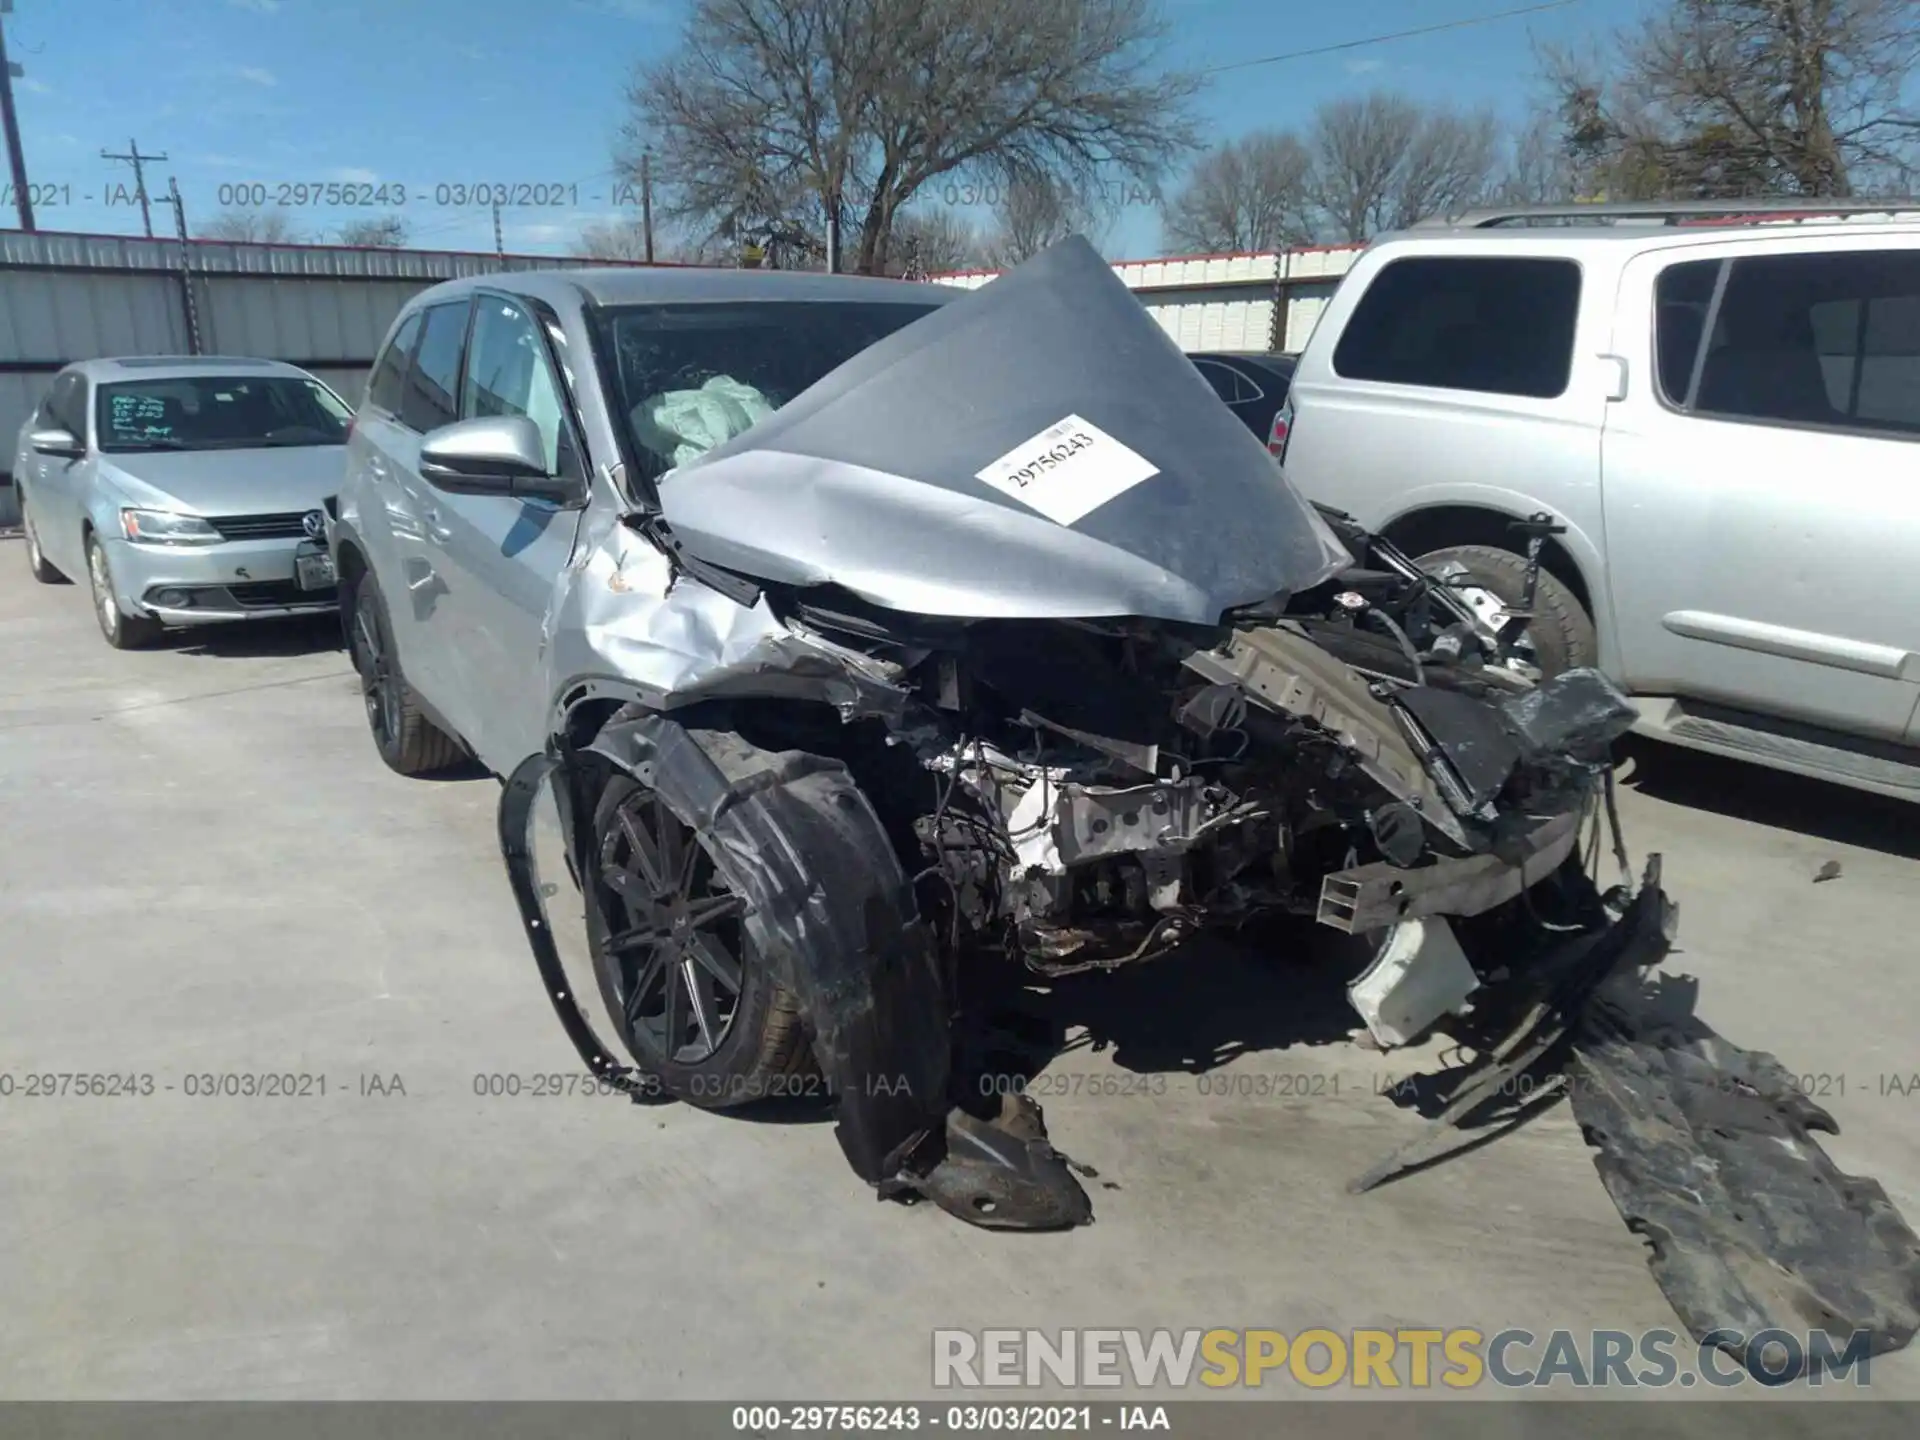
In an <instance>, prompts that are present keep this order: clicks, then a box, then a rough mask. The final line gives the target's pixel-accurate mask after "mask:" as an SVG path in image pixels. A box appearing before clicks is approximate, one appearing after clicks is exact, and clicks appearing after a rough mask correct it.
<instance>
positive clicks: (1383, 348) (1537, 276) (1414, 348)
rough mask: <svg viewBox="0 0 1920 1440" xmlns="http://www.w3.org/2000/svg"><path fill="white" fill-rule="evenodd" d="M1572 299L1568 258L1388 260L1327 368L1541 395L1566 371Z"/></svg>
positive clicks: (1361, 376)
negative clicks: (1331, 365)
mask: <svg viewBox="0 0 1920 1440" xmlns="http://www.w3.org/2000/svg"><path fill="white" fill-rule="evenodd" d="M1579 307H1580V267H1579V266H1578V265H1576V264H1575V263H1574V262H1573V261H1571V260H1548V259H1540V258H1536V257H1525V258H1522V257H1513V258H1509V257H1506V256H1459V257H1421V258H1416V259H1407V260H1395V261H1393V262H1391V263H1390V264H1388V265H1387V266H1386V267H1385V268H1384V269H1382V270H1381V271H1380V273H1379V274H1378V275H1377V276H1375V277H1374V281H1373V284H1371V285H1370V286H1368V287H1367V292H1366V294H1364V295H1362V296H1361V297H1360V303H1359V304H1358V305H1356V306H1355V307H1354V311H1353V315H1352V317H1351V318H1350V319H1349V320H1348V321H1347V328H1346V333H1344V334H1343V335H1341V337H1340V343H1339V344H1338V345H1337V346H1336V347H1335V348H1334V352H1333V368H1334V369H1335V371H1337V372H1338V373H1339V374H1341V375H1343V376H1345V377H1346V378H1348V379H1351V380H1380V381H1385V382H1387V383H1389V384H1395V385H1424V386H1428V387H1431V388H1433V389H1438V390H1473V391H1480V392H1483V393H1487V394H1494V395H1524V396H1529V397H1532V398H1535V399H1541V400H1550V399H1552V398H1553V397H1555V396H1557V395H1563V394H1565V393H1566V389H1567V382H1568V380H1569V379H1570V378H1571V376H1572V374H1573V334H1574V322H1575V317H1576V314H1577V312H1578V310H1579Z"/></svg>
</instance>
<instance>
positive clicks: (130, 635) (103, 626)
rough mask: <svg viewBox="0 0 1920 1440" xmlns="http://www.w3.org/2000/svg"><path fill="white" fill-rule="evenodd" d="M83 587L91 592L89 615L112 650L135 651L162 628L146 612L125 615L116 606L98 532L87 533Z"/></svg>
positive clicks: (118, 606) (108, 567) (118, 605)
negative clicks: (91, 607) (85, 579)
mask: <svg viewBox="0 0 1920 1440" xmlns="http://www.w3.org/2000/svg"><path fill="white" fill-rule="evenodd" d="M87 586H88V589H89V590H91V591H92V593H93V618H94V619H95V620H96V621H98V622H99V625H100V633H101V634H102V635H103V636H105V637H106V641H107V644H109V645H111V646H112V647H113V648H114V649H116V650H138V649H139V648H140V647H141V646H143V645H149V644H151V643H152V642H153V641H154V640H155V639H156V638H158V636H159V634H160V631H161V630H162V629H163V628H164V627H163V626H162V625H161V624H160V622H159V621H158V620H155V619H153V618H152V617H151V616H147V615H129V614H127V613H126V612H125V611H124V610H122V609H121V608H120V601H119V600H118V599H117V598H116V597H115V595H114V588H113V570H112V568H111V566H109V564H108V563H107V547H106V546H104V545H102V544H101V543H100V537H99V536H98V535H88V536H87Z"/></svg>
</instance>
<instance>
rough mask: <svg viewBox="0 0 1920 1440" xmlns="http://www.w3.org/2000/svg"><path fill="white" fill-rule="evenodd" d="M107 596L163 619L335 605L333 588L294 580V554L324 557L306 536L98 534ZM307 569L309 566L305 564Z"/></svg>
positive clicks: (314, 610) (262, 615) (276, 613)
mask: <svg viewBox="0 0 1920 1440" xmlns="http://www.w3.org/2000/svg"><path fill="white" fill-rule="evenodd" d="M103 539H104V540H105V544H106V547H107V561H108V564H109V566H110V567H111V569H112V572H113V579H114V588H115V590H116V591H117V592H118V593H117V594H116V595H115V597H114V598H115V599H116V600H117V601H118V602H119V605H120V608H121V609H122V610H123V611H125V612H126V613H127V614H129V615H150V616H152V617H154V618H155V619H157V620H162V621H165V622H166V623H167V624H169V625H205V624H210V623H214V622H218V621H232V620H272V619H277V618H282V617H286V616H292V615H318V614H325V613H326V612H328V611H331V610H334V609H337V608H338V605H339V596H338V592H337V590H336V589H335V588H334V587H333V586H332V585H331V584H328V585H326V586H324V587H322V588H310V586H308V585H302V584H301V582H300V575H299V573H298V572H299V569H300V567H299V566H298V565H297V563H296V561H297V557H302V556H305V557H313V556H319V557H321V558H323V559H326V560H327V564H326V566H325V569H326V571H327V572H328V573H329V574H330V573H331V568H332V562H331V559H330V558H328V557H327V551H326V547H325V545H324V544H323V543H320V542H316V541H311V540H290V539H289V540H229V541H225V542H223V543H221V544H218V545H191V546H189V545H140V544H135V543H134V542H132V541H129V540H121V539H114V538H107V537H103ZM305 568H306V569H307V570H308V571H309V575H308V579H309V581H311V580H312V579H313V578H314V577H313V576H312V574H311V571H312V570H313V568H314V567H313V566H312V565H311V564H309V565H307V566H306V567H305Z"/></svg>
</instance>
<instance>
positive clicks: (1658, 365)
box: [1282, 201, 1920, 800]
mask: <svg viewBox="0 0 1920 1440" xmlns="http://www.w3.org/2000/svg"><path fill="white" fill-rule="evenodd" d="M1768 203H1772V202H1768ZM1809 204H1812V205H1816V206H1817V207H1818V208H1817V210H1809V209H1808V206H1809ZM1787 205H1793V206H1797V208H1798V210H1799V212H1800V213H1799V214H1798V215H1793V214H1789V213H1784V212H1785V209H1786V206H1787ZM1755 208H1756V207H1755V205H1754V203H1753V202H1748V203H1747V205H1746V206H1745V207H1744V209H1745V211H1746V213H1734V211H1733V209H1732V207H1716V206H1712V205H1702V206H1696V207H1691V208H1689V209H1686V210H1679V209H1673V208H1665V209H1663V208H1661V207H1657V206H1588V207H1575V208H1572V209H1565V210H1533V211H1508V212H1483V213H1479V214H1473V215H1467V216H1461V217H1456V218H1453V219H1450V220H1447V221H1445V222H1441V223H1432V224H1428V225H1424V226H1422V227H1419V228H1416V229H1414V230H1410V231H1406V232H1403V233H1400V234H1397V235H1390V236H1385V237H1383V238H1381V239H1380V240H1377V241H1376V242H1374V244H1373V245H1372V246H1371V247H1369V249H1368V250H1367V251H1366V252H1365V254H1363V255H1362V256H1361V257H1360V259H1359V260H1358V261H1357V262H1356V263H1355V265H1354V268H1353V270H1352V271H1351V272H1350V273H1349V274H1348V275H1347V277H1346V278H1345V280H1344V281H1343V282H1342V284H1341V286H1340V289H1339V291H1338V292H1337V293H1336V294H1335V295H1334V297H1333V299H1332V300H1331V301H1330V302H1329V304H1328V307H1327V310H1326V313H1325V315H1324V316H1323V317H1322V318H1321V321H1320V323H1319V326H1318V327H1317V329H1316V330H1315V332H1314V335H1313V338H1312V340H1311V342H1310V343H1309V344H1308V346H1307V348H1306V351H1305V353H1304V354H1303V355H1302V356H1301V359H1300V364H1299V368H1298V369H1297V371H1296V372H1295V375H1294V380H1293V389H1292V397H1291V399H1292V413H1291V415H1283V417H1282V426H1283V427H1284V428H1285V431H1286V433H1285V438H1284V448H1283V450H1282V460H1283V463H1284V464H1285V467H1286V470H1287V473H1288V476H1289V477H1290V478H1291V479H1292V480H1293V481H1294V483H1295V484H1296V485H1298V486H1299V487H1300V488H1301V489H1302V490H1303V491H1304V492H1305V493H1306V494H1307V495H1309V496H1311V497H1312V498H1314V499H1316V500H1319V501H1321V502H1323V503H1325V504H1329V505H1333V506H1337V507H1339V508H1341V509H1344V510H1347V511H1349V512H1351V513H1352V514H1353V515H1354V516H1355V517H1356V518H1357V519H1358V520H1359V521H1360V522H1361V524H1363V525H1365V526H1366V527H1368V528H1369V529H1372V530H1375V531H1378V532H1380V533H1382V534H1384V535H1385V536H1386V537H1387V538H1388V539H1389V540H1392V541H1393V542H1395V543H1396V544H1398V545H1399V546H1400V547H1401V548H1402V549H1404V550H1407V551H1409V552H1411V553H1412V554H1414V555H1415V556H1417V557H1420V558H1421V560H1422V562H1423V563H1425V564H1426V565H1427V567H1428V568H1429V569H1438V570H1441V571H1443V572H1446V571H1448V570H1451V571H1454V572H1460V571H1464V572H1465V573H1466V574H1468V575H1470V576H1471V577H1472V578H1473V579H1474V580H1476V581H1478V582H1479V583H1481V584H1483V585H1485V586H1486V587H1487V588H1489V589H1492V590H1494V591H1495V592H1496V593H1497V594H1499V595H1500V596H1501V597H1502V599H1503V600H1505V601H1507V602H1508V603H1509V604H1510V605H1512V606H1514V607H1515V608H1519V607H1520V605H1521V603H1522V596H1523V593H1524V587H1525V584H1526V579H1527V563H1526V560H1525V559H1524V558H1523V557H1524V555H1525V553H1526V551H1527V548H1528V543H1529V536H1528V533H1527V532H1526V531H1525V529H1524V528H1518V529H1517V528H1515V523H1514V522H1516V521H1520V522H1524V521H1526V520H1527V519H1528V518H1530V517H1533V516H1536V515H1541V514H1542V513H1544V514H1545V515H1546V516H1549V517H1551V520H1552V522H1553V523H1554V524H1555V525H1556V527H1559V528H1558V533H1554V534H1550V535H1548V536H1547V537H1546V538H1545V539H1544V541H1543V542H1542V543H1541V544H1540V559H1541V573H1540V574H1539V576H1538V580H1539V584H1538V590H1537V593H1536V595H1535V597H1534V601H1533V608H1534V613H1535V615H1536V620H1535V623H1534V626H1533V630H1532V633H1533V636H1534V639H1535V641H1536V644H1537V647H1538V652H1539V654H1538V658H1539V661H1540V663H1541V665H1542V668H1543V669H1547V670H1549V671H1552V670H1556V669H1560V668H1565V667H1568V666H1573V665H1582V664H1597V665H1598V666H1599V667H1600V668H1601V669H1602V670H1604V671H1606V672H1607V673H1608V674H1609V675H1610V676H1612V677H1613V679H1614V680H1615V681H1617V682H1618V683H1619V684H1621V686H1622V687H1623V688H1625V689H1626V690H1628V691H1629V692H1630V693H1631V694H1633V695H1634V696H1635V697H1636V700H1637V703H1638V705H1639V708H1640V711H1641V717H1642V718H1641V722H1640V726H1639V729H1640V730H1641V731H1642V732H1643V733H1646V734H1651V735H1656V736H1659V737H1662V738H1665V739H1669V740H1672V741H1675V742H1677V743H1680V744H1683V745H1690V746H1693V747H1696V748H1698V749H1703V750H1712V751H1717V752H1721V753H1725V754H1730V755H1737V756H1742V757H1745V758H1748V759H1753V760H1757V761H1760V762H1761V763H1763V764H1767V765H1772V766H1775V767H1776V768H1779V769H1783V770H1792V771H1796V772H1799V773H1802V774H1811V775H1819V776H1822V777H1825V778H1827V779H1831V780H1836V781H1839V782H1840V783H1842V784H1847V785H1853V786H1857V787H1859V788H1862V789H1867V790H1874V791H1878V792H1880V793H1883V794H1889V795H1895V796H1899V797H1901V798H1905V799H1916V800H1920V203H1916V202H1899V208H1897V209H1890V208H1889V205H1888V202H1884V201H1883V202H1878V203H1877V206H1875V207H1869V206H1868V205H1866V204H1863V203H1858V202H1849V203H1846V204H1835V203H1831V202H1826V201H1818V202H1806V201H1800V202H1782V205H1781V208H1780V209H1778V210H1776V211H1775V212H1774V213H1772V214H1766V215H1761V214H1756V213H1753V212H1754V210H1755ZM1449 561H1451V562H1454V564H1453V565H1452V566H1450V567H1449V566H1448V565H1447V562H1449Z"/></svg>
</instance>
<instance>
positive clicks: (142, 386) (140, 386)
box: [99, 375, 351, 451]
mask: <svg viewBox="0 0 1920 1440" xmlns="http://www.w3.org/2000/svg"><path fill="white" fill-rule="evenodd" d="M350 416H351V412H350V411H349V410H348V408H347V406H346V404H345V402H343V401H342V400H341V399H340V398H339V396H337V395H335V394H334V393H333V392H332V391H331V390H329V389H327V388H326V387H325V386H324V385H322V384H320V383H319V382H318V381H315V380H309V379H306V378H304V377H301V376H294V375H244V376H242V375H168V376H160V377H156V378H155V379H152V380H143V381H126V382H123V383H118V384H112V385H103V386H101V387H100V402H99V423H100V448H101V449H103V450H110V451H111V450H239V449H258V448H267V447H277V446H294V445H299V446H305V445H340V444H344V443H345V441H346V423H347V420H348V419H349V418H350Z"/></svg>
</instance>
